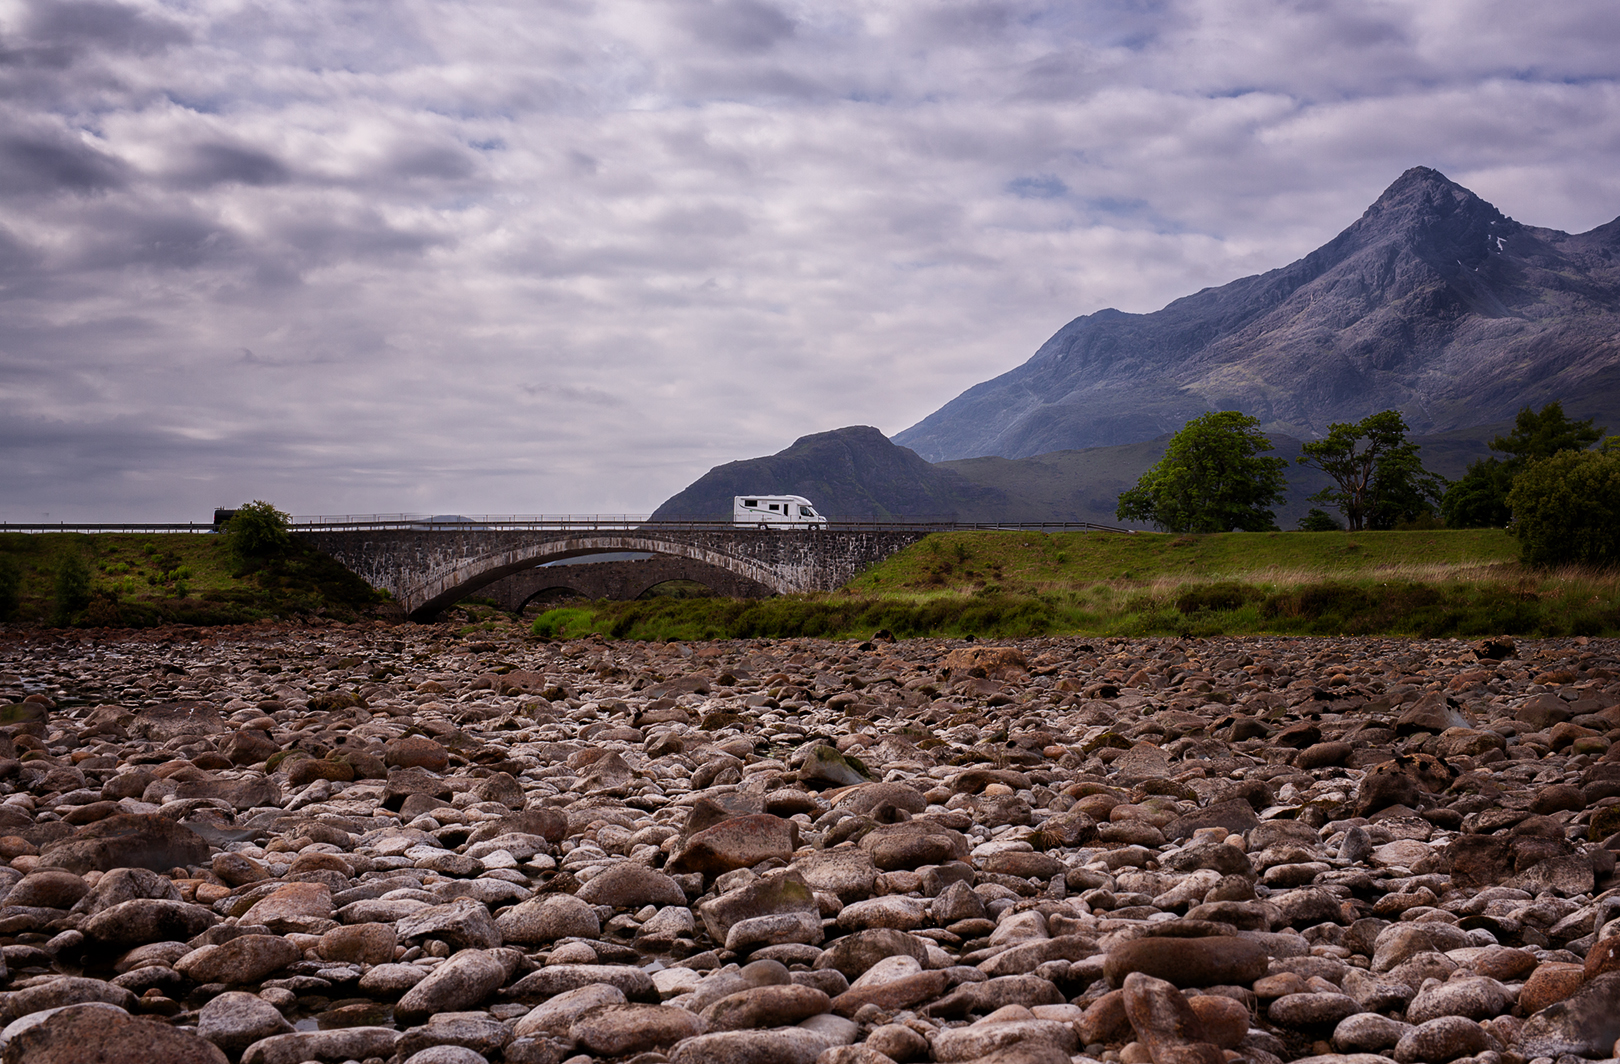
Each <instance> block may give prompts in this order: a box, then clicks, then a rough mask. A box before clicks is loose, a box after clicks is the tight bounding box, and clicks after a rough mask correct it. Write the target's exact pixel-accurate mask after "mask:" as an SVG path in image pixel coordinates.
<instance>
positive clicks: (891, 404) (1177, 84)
mask: <svg viewBox="0 0 1620 1064" xmlns="http://www.w3.org/2000/svg"><path fill="white" fill-rule="evenodd" d="M1616 145H1620V12H1617V11H1616V9H1615V8H1614V6H1613V5H1612V3H1610V2H1609V0H1566V2H1564V3H1561V4H1559V5H1556V7H1555V8H1550V9H1546V8H1537V7H1534V6H1528V7H1527V6H1525V5H1522V4H1513V3H1509V2H1507V0H1427V2H1418V0H1383V2H1380V3H1376V4H1366V3H1355V2H1351V0H1309V2H1306V0H1097V2H1095V3H1087V4H1083V5H1081V4H1072V3H1059V2H1058V0H897V2H895V3H889V4H881V5H876V4H870V3H865V2H861V0H826V2H823V3H816V4H810V3H805V2H803V0H522V2H519V0H421V2H419V3H416V4H412V5H408V6H404V7H400V6H397V5H396V6H392V7H379V6H377V5H374V4H366V3H360V2H345V0H337V2H334V0H281V2H278V3H276V4H263V3H240V4H217V5H199V4H192V3H185V2H182V0H126V2H121V3H114V2H96V3H62V2H56V0H52V2H45V0H34V2H32V3H28V4H24V5H20V6H16V7H13V8H6V9H0V315H3V318H0V323H3V325H4V328H0V425H3V426H4V428H3V430H0V448H3V450H0V454H3V455H4V456H5V458H6V461H5V462H0V500H3V501H0V517H6V518H11V519H19V518H26V517H27V516H29V515H31V514H33V513H35V512H44V511H47V510H49V511H50V512H52V514H53V517H55V516H58V515H64V516H68V517H70V518H71V517H78V518H82V519H86V520H91V519H95V518H97V517H106V518H116V519H136V518H146V519H151V520H167V519H184V518H186V517H188V516H194V515H197V514H202V513H206V512H208V511H209V510H211V508H212V507H213V506H215V505H220V504H231V503H235V502H240V501H242V500H244V499H250V498H269V499H272V500H273V501H275V502H276V503H277V504H278V505H280V506H281V507H283V508H284V509H289V510H293V511H295V512H299V513H315V512H323V511H329V512H337V513H359V512H400V511H407V510H414V511H422V512H439V513H447V512H461V513H485V512H504V513H520V512H553V511H563V512H635V511H646V510H650V509H651V508H652V507H654V506H655V505H656V504H657V503H659V502H660V501H662V500H663V499H664V498H666V497H667V496H669V495H671V494H674V493H675V492H676V491H677V490H679V489H680V488H682V487H684V486H685V485H686V484H687V483H689V482H690V481H691V480H693V479H695V478H696V477H697V476H699V475H700V474H701V473H703V472H704V471H705V470H707V469H708V468H709V467H710V466H712V465H715V464H718V463H721V462H725V461H730V460H734V459H737V458H743V457H750V456H753V455H758V454H765V453H770V452H773V451H776V450H778V449H780V448H781V447H783V446H785V445H786V444H787V443H789V442H791V441H792V440H793V439H794V438H796V437H798V436H800V435H803V434H805V433H809V432H815V431H821V430H824V429H829V428H834V427H838V426H841V425H848V424H863V423H864V424H876V425H879V426H880V427H882V428H884V429H885V430H886V431H889V432H891V433H892V432H896V431H898V430H900V429H902V428H904V427H906V426H908V425H909V424H911V423H913V422H915V421H916V420H918V419H919V418H921V417H922V416H924V415H926V414H927V413H929V412H930V411H932V410H933V409H935V408H937V407H938V406H940V405H941V404H943V403H944V402H945V401H947V400H949V399H950V398H951V397H953V396H954V395H955V394H957V393H958V392H959V391H961V390H962V389H963V388H965V387H967V386H969V385H972V384H974V383H977V382H978V381H981V380H984V379H986V378H988V377H990V376H993V375H995V374H997V373H1000V372H1002V371H1004V370H1006V369H1008V368H1010V367H1012V366H1014V365H1016V364H1018V363H1020V362H1022V361H1023V360H1024V359H1026V358H1027V357H1028V356H1029V355H1030V354H1031V353H1032V352H1033V351H1034V350H1035V349H1036V347H1038V346H1039V344H1040V343H1041V342H1042V341H1043V340H1045V339H1046V337H1047V336H1049V335H1050V334H1051V333H1052V332H1053V331H1055V330H1056V329H1057V328H1058V327H1060V326H1061V325H1062V324H1063V323H1064V322H1066V321H1068V320H1069V319H1070V318H1072V317H1074V316H1075V315H1077V314H1081V313H1086V312H1090V311H1093V310H1097V309H1100V308H1102V307H1105V306H1116V307H1120V308H1122V309H1126V310H1132V311H1145V310H1152V309H1156V308H1157V307H1159V306H1162V305H1163V304H1164V303H1166V302H1168V301H1169V300H1171V299H1173V298H1176V297H1178V296H1181V295H1185V294H1187V293H1189V292H1192V291H1195V290H1197V289H1199V288H1202V287H1204V286H1206V285H1211V284H1219V283H1223V282H1225V281H1228V280H1231V279H1233V278H1234V277H1237V276H1241V275H1244V274H1248V273H1253V272H1258V271H1260V270H1264V269H1269V268H1272V267H1275V266H1278V265H1281V264H1283V263H1285V262H1287V261H1289V260H1291V259H1292V258H1294V257H1297V256H1298V255H1300V254H1302V253H1304V252H1305V251H1308V250H1310V249H1311V248H1313V247H1315V246H1317V245H1319V244H1321V243H1323V242H1325V241H1326V240H1327V239H1329V238H1331V236H1332V235H1333V234H1334V233H1336V232H1337V231H1338V230H1340V229H1342V228H1343V227H1344V226H1346V225H1348V224H1349V223H1350V222H1351V221H1353V220H1354V219H1355V218H1356V217H1358V216H1359V215H1360V213H1361V211H1362V210H1363V209H1364V208H1365V207H1366V205H1367V204H1368V203H1370V202H1371V201H1372V200H1373V199H1374V198H1375V197H1376V196H1377V195H1378V193H1379V192H1380V191H1381V190H1382V189H1383V187H1384V186H1386V185H1387V184H1388V183H1389V182H1390V181H1392V180H1393V179H1394V178H1395V177H1396V176H1397V175H1399V174H1400V173H1401V172H1402V171H1403V170H1405V169H1406V168H1407V167H1409V166H1412V165H1416V164H1424V165H1431V166H1435V167H1437V168H1439V169H1441V170H1442V171H1444V172H1445V173H1447V174H1448V175H1449V176H1451V177H1452V178H1454V179H1456V180H1458V181H1461V182H1462V183H1464V184H1467V185H1469V186H1470V187H1472V188H1474V189H1475V191H1477V192H1479V193H1480V194H1481V195H1483V196H1485V197H1486V198H1487V199H1490V200H1492V201H1493V202H1495V203H1496V204H1497V205H1498V206H1499V207H1501V208H1502V209H1503V210H1504V211H1506V212H1507V213H1509V214H1511V215H1513V216H1515V217H1517V218H1519V219H1520V220H1522V221H1526V222H1529V223H1532V224H1537V225H1546V226H1551V227H1555V228H1562V229H1568V230H1583V229H1587V228H1591V227H1592V226H1595V225H1598V224H1601V223H1603V222H1606V221H1608V220H1609V219H1611V218H1613V217H1614V216H1615V215H1616V214H1620V166H1617V165H1616V163H1617V161H1620V160H1617V158H1616V155H1617V151H1620V149H1617V148H1616Z"/></svg>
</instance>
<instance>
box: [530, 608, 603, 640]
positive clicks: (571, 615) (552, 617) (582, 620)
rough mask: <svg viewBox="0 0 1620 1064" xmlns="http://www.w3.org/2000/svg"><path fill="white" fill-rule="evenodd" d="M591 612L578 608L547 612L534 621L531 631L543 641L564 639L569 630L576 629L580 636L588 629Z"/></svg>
mask: <svg viewBox="0 0 1620 1064" xmlns="http://www.w3.org/2000/svg"><path fill="white" fill-rule="evenodd" d="M590 623H591V611H590V610H586V609H579V608H577V607H576V608H562V609H555V610H547V611H546V612H544V613H542V614H541V615H540V616H538V617H536V618H535V619H534V625H533V627H532V628H531V631H532V632H533V633H534V634H535V635H537V636H540V637H541V638H543V639H558V638H562V639H566V638H568V635H569V634H570V633H569V629H570V628H577V629H579V630H580V634H583V630H584V629H586V628H589V627H590Z"/></svg>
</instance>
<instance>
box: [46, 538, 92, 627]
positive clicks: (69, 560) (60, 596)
mask: <svg viewBox="0 0 1620 1064" xmlns="http://www.w3.org/2000/svg"><path fill="white" fill-rule="evenodd" d="M89 604H90V567H89V566H88V565H86V564H85V563H84V559H83V558H81V557H79V555H78V554H77V553H69V554H68V555H66V556H65V557H64V558H63V559H62V564H61V565H59V566H58V567H57V569H56V601H55V603H54V608H53V612H52V615H51V620H52V622H53V623H55V624H58V625H65V624H71V623H72V622H73V615H74V614H76V613H78V612H79V611H80V610H82V609H84V608H85V607H86V606H88V605H89Z"/></svg>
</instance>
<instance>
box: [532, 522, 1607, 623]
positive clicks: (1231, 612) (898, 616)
mask: <svg viewBox="0 0 1620 1064" xmlns="http://www.w3.org/2000/svg"><path fill="white" fill-rule="evenodd" d="M1515 555H1516V545H1515V544H1514V542H1513V540H1512V539H1510V538H1509V537H1508V536H1507V535H1506V534H1505V533H1503V532H1499V531H1471V530H1470V531H1429V532H1370V533H1357V534H1354V535H1351V534H1345V533H1233V534H1227V535H1219V536H1171V535H1148V534H1140V535H1135V536H1122V535H1102V534H1097V533H1090V534H1086V533H1074V534H1064V535H1056V536H1045V535H1040V534H1034V533H1018V532H1008V533H957V532H953V533H946V534H943V535H938V536H932V537H929V539H927V540H925V541H923V542H922V543H919V544H917V545H915V546H913V547H911V548H909V549H908V550H906V551H903V552H901V553H900V554H897V555H895V556H893V557H891V558H890V559H888V560H887V561H885V562H884V563H882V564H881V565H878V566H876V567H874V568H873V569H871V570H870V571H868V572H867V573H865V574H863V575H862V576H861V577H859V578H858V579H856V580H854V581H852V582H851V583H850V585H849V586H848V587H847V588H846V589H845V590H844V591H843V592H839V593H835V594H826V595H805V596H782V597H780V598H775V599H770V600H766V601H759V602H739V601H736V600H728V599H697V600H685V601H673V600H651V601H642V602H618V603H610V602H598V603H589V604H574V605H570V606H565V607H561V608H558V609H555V610H551V611H548V612H547V613H544V614H542V615H541V616H540V617H538V618H537V619H536V621H535V625H534V631H535V632H536V634H538V635H543V636H553V637H569V636H578V635H584V634H587V633H591V632H596V633H600V634H602V635H606V636H610V637H613V638H629V639H718V638H751V637H786V636H798V635H806V636H823V637H831V638H865V637H868V636H871V635H872V634H873V633H874V632H876V631H878V630H881V629H887V630H888V631H890V632H891V633H893V634H894V635H895V636H897V637H900V638H905V637H908V636H922V635H938V636H954V637H963V636H969V635H972V636H976V637H987V638H1012V637H1017V636H1036V635H1055V634H1086V635H1128V636H1143V635H1179V636H1185V635H1191V636H1207V635H1223V634H1225V635H1237V634H1262V633H1273V634H1294V635H1386V634H1387V635H1412V636H1422V637H1437V636H1475V635H1492V634H1502V633H1506V634H1514V635H1541V636H1554V635H1620V574H1615V573H1593V572H1585V571H1579V570H1562V571H1556V572H1536V571H1530V570H1525V569H1522V568H1521V567H1520V566H1519V565H1518V564H1517V563H1516V562H1514V561H1513V558H1514V557H1515Z"/></svg>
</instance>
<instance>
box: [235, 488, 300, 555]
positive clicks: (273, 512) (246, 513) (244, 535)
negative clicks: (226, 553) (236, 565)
mask: <svg viewBox="0 0 1620 1064" xmlns="http://www.w3.org/2000/svg"><path fill="white" fill-rule="evenodd" d="M291 520H292V519H291V518H290V517H288V516H287V515H286V514H284V513H282V512H281V511H280V510H278V509H276V508H275V507H274V506H271V505H270V504H269V503H267V502H263V501H261V500H259V499H254V500H253V501H252V502H250V503H248V504H247V505H245V506H243V507H242V508H241V509H240V510H237V511H236V514H235V516H233V517H232V518H231V519H230V520H229V521H228V522H226V524H225V534H226V535H227V536H228V537H229V540H228V542H229V543H230V547H231V550H232V551H233V552H234V553H235V554H236V555H237V556H238V557H241V558H267V557H270V556H272V555H276V554H282V553H285V552H286V550H287V548H288V547H290V546H292V542H293V538H292V533H291V532H289V531H287V525H288V523H289V522H290V521H291Z"/></svg>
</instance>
